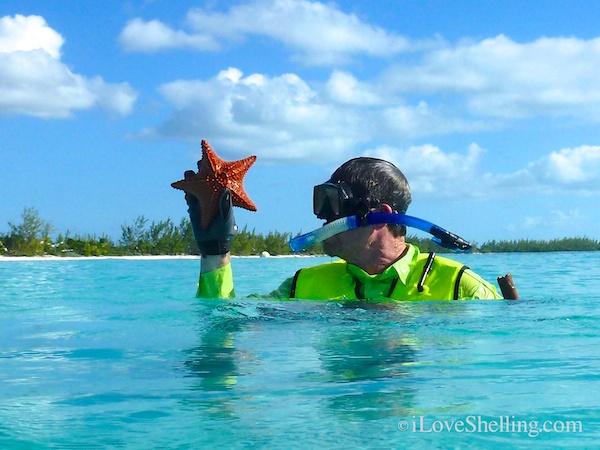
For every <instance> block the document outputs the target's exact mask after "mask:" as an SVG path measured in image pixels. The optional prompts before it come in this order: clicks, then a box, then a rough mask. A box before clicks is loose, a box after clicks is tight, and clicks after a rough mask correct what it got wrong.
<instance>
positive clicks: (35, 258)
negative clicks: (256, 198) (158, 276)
mask: <svg viewBox="0 0 600 450" xmlns="http://www.w3.org/2000/svg"><path fill="white" fill-rule="evenodd" d="M319 256H327V255H270V256H259V255H248V256H237V255H231V258H233V259H235V258H247V259H252V258H256V259H258V258H265V259H269V258H317V257H319ZM110 259H125V260H149V261H151V260H165V259H197V260H198V261H199V260H200V255H131V256H127V255H124V256H55V255H46V256H2V255H0V262H1V261H84V260H110Z"/></svg>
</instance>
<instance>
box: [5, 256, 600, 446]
mask: <svg viewBox="0 0 600 450" xmlns="http://www.w3.org/2000/svg"><path fill="white" fill-rule="evenodd" d="M453 257H454V258H455V259H459V260H461V261H463V262H464V263H465V264H467V265H468V266H470V267H471V268H472V269H474V270H475V271H476V272H478V273H479V274H480V275H482V276H483V277H484V278H486V279H488V280H490V281H494V282H495V280H496V277H498V276H500V275H504V274H505V273H507V272H510V273H512V274H513V277H514V281H515V284H516V287H517V289H518V290H519V293H520V295H521V298H522V300H519V301H507V300H497V301H464V302H415V303H409V302H403V303H397V304H395V305H393V306H391V307H387V308H373V307H368V306H366V305H362V306H361V305H358V306H357V305H353V306H351V307H348V306H344V305H341V304H338V303H335V302H314V301H313V302H309V301H292V302H276V301H268V300H252V299H245V298H244V297H245V296H246V295H248V294H251V293H261V294H265V293H268V292H270V291H271V290H272V289H274V288H276V287H277V286H278V285H279V284H280V283H281V282H282V281H283V280H284V279H285V278H287V277H289V276H291V275H293V273H294V272H295V271H296V270H297V269H298V268H300V267H304V266H307V265H313V264H318V263H321V262H324V261H327V260H329V258H326V257H315V258H234V259H233V261H232V264H233V267H234V273H235V280H236V293H237V295H238V297H239V298H238V299H236V300H234V301H222V300H199V299H196V298H194V294H195V288H196V282H197V277H198V269H199V261H198V260H197V259H189V258H172V259H164V258H160V259H148V258H145V259H124V258H114V259H111V258H96V259H68V260H67V259H42V260H31V259H23V260H17V261H15V260H8V259H7V258H0V448H2V449H27V450H31V449H34V450H35V449H79V448H81V449H154V448H164V449H199V448H220V449H225V448H226V449H230V448H231V449H236V448H240V449H241V448H251V449H254V448H268V449H310V448H328V449H346V448H365V449H370V448H372V449H392V448H415V449H417V448H418V449H421V448H440V449H441V448H492V449H493V448H593V447H596V446H597V441H598V440H599V439H600V434H599V432H600V426H599V423H600V408H599V406H600V393H599V392H600V389H599V385H600V383H599V381H600V352H599V351H598V342H599V337H600V308H599V301H600V292H599V291H600V252H574V253H570V252H563V253H522V254H516V253H515V254H461V255H455V256H453Z"/></svg>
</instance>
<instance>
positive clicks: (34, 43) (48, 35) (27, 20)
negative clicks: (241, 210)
mask: <svg viewBox="0 0 600 450" xmlns="http://www.w3.org/2000/svg"><path fill="white" fill-rule="evenodd" d="M63 43H64V40H63V38H62V36H61V35H60V34H59V33H57V32H56V31H54V30H53V29H52V28H50V27H49V26H48V25H46V21H45V20H44V18H43V17H39V16H29V17H25V16H22V15H20V14H17V15H16V16H14V17H10V16H5V17H2V18H0V53H13V52H18V51H23V52H27V51H31V50H44V51H45V52H46V53H47V54H48V55H50V56H51V57H53V58H57V59H58V58H60V48H61V47H62V45H63Z"/></svg>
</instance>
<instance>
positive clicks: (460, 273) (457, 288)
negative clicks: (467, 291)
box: [454, 266, 468, 300]
mask: <svg viewBox="0 0 600 450" xmlns="http://www.w3.org/2000/svg"><path fill="white" fill-rule="evenodd" d="M467 269H468V267H467V266H462V267H461V268H460V271H459V272H458V276H457V277H456V282H455V283H454V300H458V290H459V288H460V279H461V278H462V276H463V273H465V270H467Z"/></svg>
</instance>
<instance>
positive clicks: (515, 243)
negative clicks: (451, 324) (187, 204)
mask: <svg viewBox="0 0 600 450" xmlns="http://www.w3.org/2000/svg"><path fill="white" fill-rule="evenodd" d="M8 226H9V231H8V232H7V233H4V234H3V233H2V232H0V255H2V256H44V255H52V256H138V255H198V254H199V251H198V246H197V245H196V241H195V240H194V233H193V231H192V225H191V223H190V220H189V218H187V217H184V218H182V219H181V220H180V221H179V223H178V224H176V223H175V222H173V221H172V220H171V219H170V218H169V219H167V220H164V221H159V222H154V221H152V222H149V221H148V220H147V219H146V218H145V217H143V216H140V217H138V218H137V219H135V221H134V222H133V224H124V225H121V238H120V239H119V241H118V242H115V241H113V240H112V239H111V238H110V237H108V236H106V235H102V236H100V237H97V236H96V235H78V234H77V235H74V236H71V234H70V233H69V232H68V231H67V232H64V233H59V234H58V235H57V236H56V238H54V239H53V238H51V237H50V236H51V235H52V234H54V233H55V231H54V229H53V227H52V225H51V224H50V223H49V222H47V221H45V220H43V219H41V218H40V216H39V213H38V211H37V210H36V209H35V208H25V209H24V211H23V214H22V215H21V223H17V224H15V223H13V222H9V223H8ZM297 234H300V233H297ZM294 236H295V235H293V234H292V233H290V232H285V233H281V232H277V231H274V232H269V233H268V234H266V235H264V234H261V233H257V232H256V231H255V230H251V231H250V230H248V229H247V227H244V228H243V229H242V230H240V231H239V232H238V233H237V235H235V236H234V237H233V242H232V248H231V253H232V254H233V255H237V256H251V255H260V254H261V253H263V252H267V253H268V254H270V255H273V256H280V255H291V254H292V251H291V249H290V247H289V244H288V242H289V240H290V239H291V238H292V237H294ZM406 240H407V242H409V243H412V244H415V245H416V246H417V247H419V248H420V249H421V251H423V252H438V253H445V252H451V250H446V249H444V248H442V247H440V246H438V245H437V244H435V243H434V242H433V241H432V240H431V239H428V238H421V237H418V236H413V235H408V236H407V238H406ZM598 250H600V241H598V240H595V239H590V238H588V237H572V238H562V239H552V240H550V241H543V240H531V239H519V240H508V241H495V240H492V241H486V242H484V243H483V244H481V245H479V244H477V243H473V249H472V252H477V253H500V252H556V251H598ZM301 254H303V255H320V254H323V249H322V247H321V246H320V245H315V246H313V247H310V248H307V249H306V250H304V251H303V252H301Z"/></svg>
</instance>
